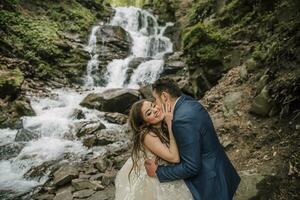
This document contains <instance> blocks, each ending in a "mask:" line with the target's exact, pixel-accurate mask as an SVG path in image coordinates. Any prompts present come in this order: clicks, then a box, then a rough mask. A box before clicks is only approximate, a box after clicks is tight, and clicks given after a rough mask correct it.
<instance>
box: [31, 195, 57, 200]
mask: <svg viewBox="0 0 300 200" xmlns="http://www.w3.org/2000/svg"><path fill="white" fill-rule="evenodd" d="M54 197H55V195H54V194H43V195H40V196H38V197H37V198H36V199H37V200H52V199H54Z"/></svg>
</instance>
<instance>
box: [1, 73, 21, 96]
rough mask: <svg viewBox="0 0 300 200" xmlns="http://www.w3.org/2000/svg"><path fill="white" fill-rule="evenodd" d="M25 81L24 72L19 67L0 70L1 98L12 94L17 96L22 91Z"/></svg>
mask: <svg viewBox="0 0 300 200" xmlns="http://www.w3.org/2000/svg"><path fill="white" fill-rule="evenodd" d="M23 81H24V76H23V73H22V72H21V71H20V69H19V68H16V69H15V70H5V71H4V70H1V71H0V98H4V97H6V96H11V97H13V98H16V97H17V96H18V94H19V93H20V91H21V86H22V83H23Z"/></svg>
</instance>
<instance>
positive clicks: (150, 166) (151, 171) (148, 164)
mask: <svg viewBox="0 0 300 200" xmlns="http://www.w3.org/2000/svg"><path fill="white" fill-rule="evenodd" d="M144 164H145V168H146V171H147V174H148V176H151V177H155V176H156V173H155V172H156V170H157V166H158V165H157V163H156V159H155V158H152V159H147V160H145V163H144Z"/></svg>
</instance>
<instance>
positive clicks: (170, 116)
mask: <svg viewBox="0 0 300 200" xmlns="http://www.w3.org/2000/svg"><path fill="white" fill-rule="evenodd" d="M162 109H163V113H164V115H165V118H164V120H165V122H166V123H167V125H168V126H170V125H172V120H173V113H172V112H171V105H170V103H166V104H165V105H163V108H162Z"/></svg>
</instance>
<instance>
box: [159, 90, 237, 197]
mask: <svg viewBox="0 0 300 200" xmlns="http://www.w3.org/2000/svg"><path fill="white" fill-rule="evenodd" d="M172 129H173V132H174V136H175V138H176V142H177V145H178V148H179V153H180V159H181V161H180V163H179V164H176V165H169V166H158V168H157V171H156V174H157V177H158V179H159V180H160V182H168V181H173V180H178V179H184V180H185V183H186V185H187V186H188V188H189V189H190V191H191V193H192V195H193V197H194V199H195V200H228V199H232V197H233V195H234V193H235V191H236V189H237V187H238V185H239V182H240V177H239V175H238V174H237V172H236V170H235V169H234V167H233V165H232V164H231V162H230V160H229V159H228V157H227V155H226V154H225V152H224V150H223V147H222V145H221V144H220V142H219V140H218V137H217V135H216V132H215V129H214V127H213V124H212V121H211V118H210V116H209V114H208V112H207V111H206V109H205V108H204V107H203V106H202V105H201V104H200V103H199V102H198V101H196V100H195V99H193V98H191V97H189V96H186V95H183V96H181V97H180V98H179V100H178V101H177V103H176V105H175V108H174V114H173V124H172Z"/></svg>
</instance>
